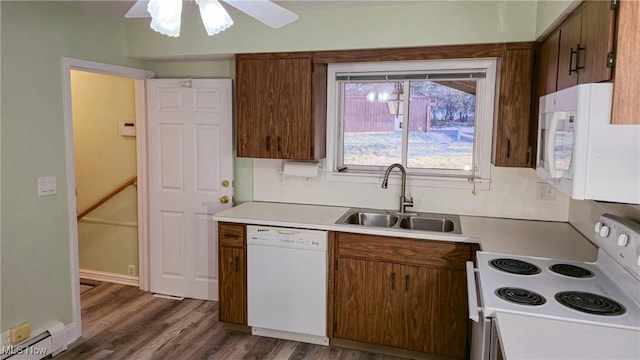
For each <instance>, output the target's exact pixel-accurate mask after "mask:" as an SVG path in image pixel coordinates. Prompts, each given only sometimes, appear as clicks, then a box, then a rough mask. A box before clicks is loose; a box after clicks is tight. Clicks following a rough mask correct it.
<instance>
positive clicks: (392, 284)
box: [391, 273, 396, 290]
mask: <svg viewBox="0 0 640 360" xmlns="http://www.w3.org/2000/svg"><path fill="white" fill-rule="evenodd" d="M395 288H396V273H391V290H393V289H395Z"/></svg>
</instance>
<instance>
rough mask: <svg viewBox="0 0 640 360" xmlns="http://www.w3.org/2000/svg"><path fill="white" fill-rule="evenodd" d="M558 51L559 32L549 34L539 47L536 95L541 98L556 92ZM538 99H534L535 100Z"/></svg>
mask: <svg viewBox="0 0 640 360" xmlns="http://www.w3.org/2000/svg"><path fill="white" fill-rule="evenodd" d="M559 49H560V31H556V32H554V33H553V34H551V35H550V36H549V37H548V38H547V39H546V40H545V41H544V42H543V43H542V46H540V68H539V70H540V74H539V77H538V91H537V95H538V96H542V95H546V94H550V93H552V92H555V91H556V86H557V82H558V55H559V52H558V51H559ZM537 99H538V98H537V97H536V100H537Z"/></svg>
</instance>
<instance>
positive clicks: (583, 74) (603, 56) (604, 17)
mask: <svg viewBox="0 0 640 360" xmlns="http://www.w3.org/2000/svg"><path fill="white" fill-rule="evenodd" d="M638 20H640V19H635V22H637V21H638ZM614 26H615V11H614V10H612V9H611V3H610V2H609V1H586V2H585V3H584V5H583V6H582V30H581V32H580V46H581V47H582V48H584V50H583V51H581V52H580V54H579V59H578V62H579V63H578V67H579V68H580V69H579V71H578V83H580V84H586V83H594V82H601V81H607V80H610V79H611V68H609V67H608V66H607V54H608V53H609V52H610V51H613V41H614Z"/></svg>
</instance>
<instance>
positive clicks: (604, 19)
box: [557, 0, 615, 90]
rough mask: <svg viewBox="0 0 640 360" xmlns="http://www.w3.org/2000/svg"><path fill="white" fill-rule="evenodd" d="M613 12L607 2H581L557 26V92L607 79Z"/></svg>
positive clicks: (613, 23)
mask: <svg viewBox="0 0 640 360" xmlns="http://www.w3.org/2000/svg"><path fill="white" fill-rule="evenodd" d="M614 28H615V10H613V9H612V8H611V2H610V1H595V0H594V1H585V2H584V3H583V4H582V5H581V6H580V7H579V8H578V9H576V11H574V13H573V14H572V15H571V16H570V17H569V18H568V19H567V20H565V21H564V22H563V23H562V24H561V25H560V48H559V59H558V82H557V85H558V86H557V90H562V89H566V88H568V87H571V86H574V85H577V84H586V83H593V82H601V81H607V80H610V79H611V68H610V67H609V53H611V52H612V51H613V43H614Z"/></svg>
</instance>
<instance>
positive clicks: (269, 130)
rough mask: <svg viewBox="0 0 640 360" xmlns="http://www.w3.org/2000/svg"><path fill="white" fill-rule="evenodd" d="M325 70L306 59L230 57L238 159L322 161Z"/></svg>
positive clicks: (324, 135) (322, 66) (323, 151)
mask: <svg viewBox="0 0 640 360" xmlns="http://www.w3.org/2000/svg"><path fill="white" fill-rule="evenodd" d="M326 68H327V66H326V64H314V63H313V61H312V59H311V57H306V58H268V59H254V58H245V57H243V56H242V55H238V56H237V57H236V84H237V96H236V99H237V102H236V112H237V124H236V129H237V154H238V156H239V157H253V158H274V159H296V160H317V159H321V158H323V157H324V156H325V139H326V129H325V125H326V95H327V93H326V88H327V87H326V81H327V78H326Z"/></svg>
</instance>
